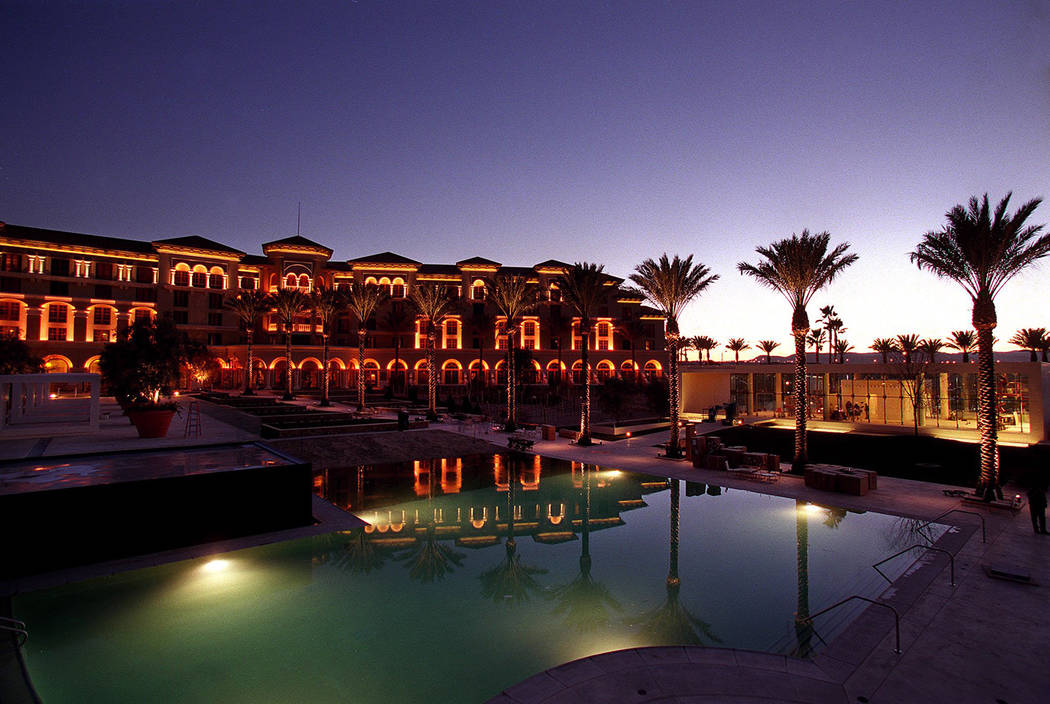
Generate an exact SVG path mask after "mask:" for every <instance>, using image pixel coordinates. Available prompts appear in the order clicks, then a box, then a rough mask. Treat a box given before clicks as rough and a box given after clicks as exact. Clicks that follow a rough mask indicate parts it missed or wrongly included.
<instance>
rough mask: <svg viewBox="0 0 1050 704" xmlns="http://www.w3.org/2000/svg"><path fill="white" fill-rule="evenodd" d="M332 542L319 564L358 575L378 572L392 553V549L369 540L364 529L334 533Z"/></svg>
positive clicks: (323, 553)
mask: <svg viewBox="0 0 1050 704" xmlns="http://www.w3.org/2000/svg"><path fill="white" fill-rule="evenodd" d="M331 540H332V542H333V543H334V544H333V545H331V546H330V547H329V548H328V549H326V550H325V551H324V552H322V553H321V554H320V555H319V556H318V562H319V563H321V564H327V565H332V566H333V567H338V568H340V569H345V570H348V571H350V572H354V573H357V574H368V573H370V572H372V571H374V570H378V569H379V568H381V567H382V566H383V565H384V564H386V559H387V557H389V555H390V553H391V550H390V548H387V547H384V546H379V545H376V544H375V543H374V542H372V541H371V540H369V539H368V536H367V535H365V531H364V529H363V528H352V529H351V530H348V531H342V532H339V533H332V534H331Z"/></svg>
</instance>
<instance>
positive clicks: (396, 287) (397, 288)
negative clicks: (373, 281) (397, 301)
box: [390, 276, 405, 298]
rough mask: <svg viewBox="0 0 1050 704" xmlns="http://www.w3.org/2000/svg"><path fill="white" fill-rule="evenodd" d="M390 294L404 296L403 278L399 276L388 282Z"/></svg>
mask: <svg viewBox="0 0 1050 704" xmlns="http://www.w3.org/2000/svg"><path fill="white" fill-rule="evenodd" d="M390 296H391V297H392V298H404V297H405V280H404V279H402V278H401V277H400V276H398V277H397V278H395V279H394V280H393V281H392V282H391V284H390Z"/></svg>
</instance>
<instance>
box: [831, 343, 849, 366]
mask: <svg viewBox="0 0 1050 704" xmlns="http://www.w3.org/2000/svg"><path fill="white" fill-rule="evenodd" d="M834 348H835V354H836V355H838V358H839V364H845V363H846V353H847V352H849V351H850V350H852V349H853V345H851V344H850V343H849V340H847V339H846V338H844V337H843V338H839V339H837V340H835V344H834Z"/></svg>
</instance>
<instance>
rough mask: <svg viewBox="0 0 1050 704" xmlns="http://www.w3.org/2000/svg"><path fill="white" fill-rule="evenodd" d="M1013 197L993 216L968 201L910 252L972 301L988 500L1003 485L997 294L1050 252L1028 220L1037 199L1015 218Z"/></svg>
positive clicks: (1049, 240)
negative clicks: (994, 352) (998, 427)
mask: <svg viewBox="0 0 1050 704" xmlns="http://www.w3.org/2000/svg"><path fill="white" fill-rule="evenodd" d="M1010 196H1011V194H1010V193H1007V194H1006V197H1005V198H1003V199H1002V200H1001V201H999V205H997V206H996V208H995V212H994V214H993V213H991V212H990V210H989V206H988V194H987V193H986V194H985V195H984V198H983V200H978V199H977V197H976V196H975V197H973V198H970V203H969V208H967V207H965V206H962V205H956V206H955V207H954V208H952V209H951V210H949V211H948V213H947V214H946V215H945V217H946V218H947V220H948V222H947V224H945V225H944V226H943V227H942V228H941V229H940V230H939V231H931V232H927V233H926V234H925V235H923V239H922V242H920V243H919V245H918V246H917V247H916V248H915V251H914V252H912V253H911V255H910V256H911V261H913V262H914V263H915V264H917V265H918V267H919V268H920V269H928V270H929V271H931V272H933V273H934V274H936V275H937V276H939V277H941V278H946V279H951V280H952V281H955V282H956V283H958V284H959V285H961V286H962V287H963V289H964V290H965V291H966V293H968V294H969V295H970V299H971V300H972V301H973V327H974V329H975V330H977V406H978V423H977V424H978V429H979V431H980V435H981V477H980V483H979V485H978V491H979V492H983V494H984V495H985V497H986V498H991V497H993V496H994V495H995V492H996V489H997V487H998V485H999V448H998V438H997V430H996V424H997V422H998V413H997V409H996V392H995V360H994V358H993V355H992V345H993V339H992V337H993V333H992V331H993V330H995V325H996V322H997V318H996V314H995V296H996V295H997V294H998V293H999V291H1001V290H1002V288H1003V286H1005V285H1006V282H1007V281H1009V280H1010V279H1012V278H1013V277H1014V276H1016V275H1017V274H1019V273H1020V272H1022V271H1024V270H1025V269H1026V268H1028V267H1029V266H1030V265H1031V264H1032V263H1034V262H1035V261H1037V260H1038V259H1041V258H1043V257H1045V256H1046V255H1047V254H1050V234H1044V235H1042V236H1039V232H1040V231H1041V230H1042V229H1043V226H1042V225H1026V224H1025V221H1026V220H1027V219H1028V218H1029V217H1030V216H1031V215H1032V213H1033V212H1034V211H1035V209H1036V208H1037V207H1038V206H1039V204H1040V203H1041V202H1042V201H1041V199H1039V198H1035V199H1033V200H1030V201H1028V202H1027V203H1025V204H1024V205H1022V206H1021V207H1020V208H1019V209H1018V210H1017V212H1015V213H1014V214H1013V215H1010V214H1008V213H1007V211H1006V209H1007V207H1008V206H1009V204H1010Z"/></svg>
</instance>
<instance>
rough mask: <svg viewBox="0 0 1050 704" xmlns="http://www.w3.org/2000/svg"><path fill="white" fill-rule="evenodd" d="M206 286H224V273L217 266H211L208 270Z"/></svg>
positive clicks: (222, 287) (220, 287) (221, 287)
mask: <svg viewBox="0 0 1050 704" xmlns="http://www.w3.org/2000/svg"><path fill="white" fill-rule="evenodd" d="M208 288H219V289H224V288H226V274H225V272H223V270H222V269H221V268H219V267H217V266H213V267H212V268H211V271H210V272H208Z"/></svg>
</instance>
